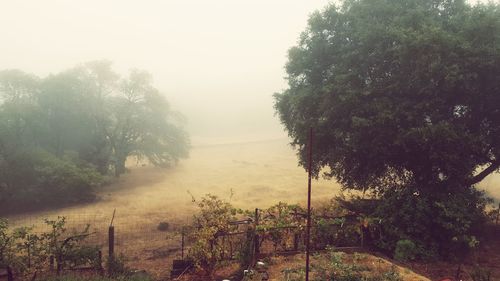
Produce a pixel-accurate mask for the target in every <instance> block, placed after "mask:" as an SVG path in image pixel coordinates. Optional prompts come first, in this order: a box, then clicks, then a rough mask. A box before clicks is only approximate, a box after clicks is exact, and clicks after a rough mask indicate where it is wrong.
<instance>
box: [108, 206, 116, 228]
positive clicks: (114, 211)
mask: <svg viewBox="0 0 500 281" xmlns="http://www.w3.org/2000/svg"><path fill="white" fill-rule="evenodd" d="M115 213H116V209H114V210H113V216H112V217H111V222H110V223H109V226H110V227H111V226H113V221H114V220H115Z"/></svg>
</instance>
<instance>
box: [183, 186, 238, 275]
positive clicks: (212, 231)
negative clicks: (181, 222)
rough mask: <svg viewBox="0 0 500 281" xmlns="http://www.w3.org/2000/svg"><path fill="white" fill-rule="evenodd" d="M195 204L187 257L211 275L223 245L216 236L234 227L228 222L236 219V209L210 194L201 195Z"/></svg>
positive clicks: (218, 263)
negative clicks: (190, 244) (190, 242)
mask: <svg viewBox="0 0 500 281" xmlns="http://www.w3.org/2000/svg"><path fill="white" fill-rule="evenodd" d="M196 204H197V206H198V208H199V213H198V214H196V215H195V216H194V225H193V231H192V232H191V233H190V235H189V237H188V238H189V239H190V240H192V241H194V244H193V245H192V246H191V247H190V249H189V251H188V258H189V259H190V260H192V261H193V263H194V264H195V266H196V267H197V268H198V269H202V270H203V271H204V272H205V274H207V275H209V276H212V275H213V273H214V271H215V269H216V267H217V266H218V265H220V263H221V261H222V258H221V253H222V252H223V247H222V241H220V239H218V237H219V236H220V235H221V234H224V233H229V232H230V231H231V230H233V229H235V226H233V225H231V224H230V222H231V221H234V220H235V219H236V214H237V213H238V210H237V209H235V208H233V206H232V205H231V204H230V203H228V202H225V201H223V200H221V199H219V198H218V197H217V196H214V195H210V194H207V195H206V196H205V197H202V199H201V200H200V201H199V202H197V203H196Z"/></svg>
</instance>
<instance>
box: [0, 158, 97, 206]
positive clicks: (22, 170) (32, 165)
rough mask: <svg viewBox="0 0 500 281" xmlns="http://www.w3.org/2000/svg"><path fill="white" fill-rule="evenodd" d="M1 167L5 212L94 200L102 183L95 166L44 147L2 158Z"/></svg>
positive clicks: (2, 196)
mask: <svg viewBox="0 0 500 281" xmlns="http://www.w3.org/2000/svg"><path fill="white" fill-rule="evenodd" d="M0 160H1V159H0ZM0 168H3V170H2V171H1V172H2V177H0V198H2V199H0V203H1V205H0V210H1V211H5V212H12V211H23V210H29V209H37V208H43V207H46V206H51V207H53V206H58V205H59V206H60V205H66V204H73V203H80V202H87V201H91V200H93V199H94V198H95V194H94V190H95V188H96V187H98V186H100V185H101V183H102V182H103V177H102V176H101V175H100V174H99V173H98V172H97V171H96V169H95V168H93V167H92V166H90V165H88V164H86V163H83V162H81V161H79V162H75V161H73V160H72V159H71V158H70V157H62V158H59V157H56V156H55V155H53V154H51V153H49V152H47V151H43V150H34V151H25V152H23V153H19V154H16V155H13V156H12V158H9V159H4V161H0ZM2 187H3V188H2Z"/></svg>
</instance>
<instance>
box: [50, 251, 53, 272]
mask: <svg viewBox="0 0 500 281" xmlns="http://www.w3.org/2000/svg"><path fill="white" fill-rule="evenodd" d="M49 264H50V270H51V271H53V270H54V256H53V255H51V256H50V257H49Z"/></svg>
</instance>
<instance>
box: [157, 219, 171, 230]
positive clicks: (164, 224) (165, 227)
mask: <svg viewBox="0 0 500 281" xmlns="http://www.w3.org/2000/svg"><path fill="white" fill-rule="evenodd" d="M169 228H170V224H169V223H168V222H164V221H162V222H160V223H159V224H158V226H157V227H156V229H158V230H159V231H167V230H168V229H169Z"/></svg>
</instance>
